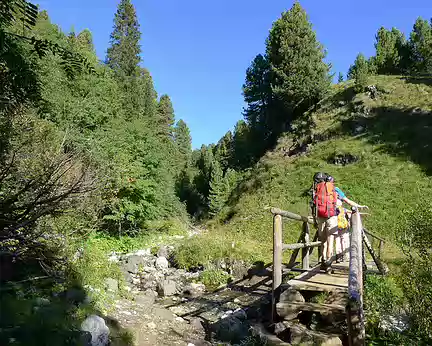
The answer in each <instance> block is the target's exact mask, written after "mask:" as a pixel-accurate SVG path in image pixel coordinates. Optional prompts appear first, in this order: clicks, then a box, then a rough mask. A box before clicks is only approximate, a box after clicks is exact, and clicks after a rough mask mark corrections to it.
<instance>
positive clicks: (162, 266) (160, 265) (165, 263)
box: [155, 256, 169, 270]
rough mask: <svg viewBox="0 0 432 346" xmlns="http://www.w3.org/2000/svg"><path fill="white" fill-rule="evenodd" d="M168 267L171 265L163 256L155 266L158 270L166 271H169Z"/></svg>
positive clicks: (157, 260)
mask: <svg viewBox="0 0 432 346" xmlns="http://www.w3.org/2000/svg"><path fill="white" fill-rule="evenodd" d="M168 266H169V263H168V260H167V259H166V258H165V257H162V256H161V257H158V258H157V259H156V264H155V267H156V269H159V270H166V269H168Z"/></svg>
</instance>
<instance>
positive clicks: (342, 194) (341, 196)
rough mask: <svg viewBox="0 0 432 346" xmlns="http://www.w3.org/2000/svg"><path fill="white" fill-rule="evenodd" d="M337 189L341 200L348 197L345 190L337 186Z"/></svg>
mask: <svg viewBox="0 0 432 346" xmlns="http://www.w3.org/2000/svg"><path fill="white" fill-rule="evenodd" d="M335 191H336V193H337V196H338V198H339V199H340V200H341V201H342V200H343V199H344V198H345V197H346V195H345V194H344V192H343V191H342V190H341V189H340V188H338V187H335Z"/></svg>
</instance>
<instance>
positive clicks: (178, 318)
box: [175, 316, 184, 322]
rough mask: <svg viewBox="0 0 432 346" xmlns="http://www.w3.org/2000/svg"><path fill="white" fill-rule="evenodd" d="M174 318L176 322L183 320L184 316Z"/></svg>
mask: <svg viewBox="0 0 432 346" xmlns="http://www.w3.org/2000/svg"><path fill="white" fill-rule="evenodd" d="M175 320H176V321H177V322H184V318H183V317H180V316H178V317H176V318H175Z"/></svg>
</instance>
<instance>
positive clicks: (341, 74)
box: [338, 72, 344, 83]
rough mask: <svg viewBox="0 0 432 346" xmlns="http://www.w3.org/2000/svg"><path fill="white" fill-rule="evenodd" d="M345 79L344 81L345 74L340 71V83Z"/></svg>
mask: <svg viewBox="0 0 432 346" xmlns="http://www.w3.org/2000/svg"><path fill="white" fill-rule="evenodd" d="M343 81H344V75H343V73H342V72H339V75H338V83H342V82H343Z"/></svg>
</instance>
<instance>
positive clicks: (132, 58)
mask: <svg viewBox="0 0 432 346" xmlns="http://www.w3.org/2000/svg"><path fill="white" fill-rule="evenodd" d="M139 27H140V26H139V23H138V19H137V16H136V11H135V7H134V6H133V5H132V3H131V1H130V0H121V1H120V3H119V5H118V7H117V13H116V14H115V17H114V29H113V32H112V33H111V42H110V43H111V46H110V47H109V48H108V51H107V63H108V66H109V67H111V68H112V69H113V70H114V71H115V72H116V73H117V74H119V75H120V76H122V77H124V76H126V77H130V76H135V75H136V74H137V69H138V68H137V66H138V63H139V62H140V60H141V59H140V56H139V54H140V53H141V48H140V46H139V40H140V38H141V33H140V30H139Z"/></svg>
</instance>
